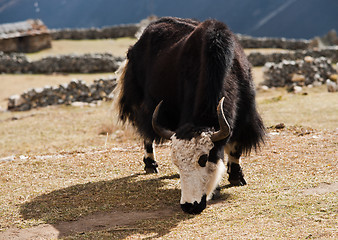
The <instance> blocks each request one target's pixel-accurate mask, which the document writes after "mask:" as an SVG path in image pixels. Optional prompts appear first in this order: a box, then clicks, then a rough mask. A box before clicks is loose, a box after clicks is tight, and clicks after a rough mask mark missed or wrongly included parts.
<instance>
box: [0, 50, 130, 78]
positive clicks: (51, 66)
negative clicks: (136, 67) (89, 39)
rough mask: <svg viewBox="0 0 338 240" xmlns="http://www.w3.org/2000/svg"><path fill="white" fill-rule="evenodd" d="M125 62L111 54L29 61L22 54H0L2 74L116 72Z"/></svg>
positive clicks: (73, 55) (61, 56)
mask: <svg viewBox="0 0 338 240" xmlns="http://www.w3.org/2000/svg"><path fill="white" fill-rule="evenodd" d="M122 61H123V59H122V58H120V57H114V56H113V55H111V54H108V53H105V54H83V55H77V54H71V55H60V56H50V57H46V58H43V59H41V60H38V61H32V62H30V61H28V59H27V58H26V56H25V55H24V54H21V53H11V54H5V53H3V52H0V73H47V74H48V73H53V72H62V73H95V72H115V71H116V70H117V69H118V67H119V66H120V64H121V62H122Z"/></svg>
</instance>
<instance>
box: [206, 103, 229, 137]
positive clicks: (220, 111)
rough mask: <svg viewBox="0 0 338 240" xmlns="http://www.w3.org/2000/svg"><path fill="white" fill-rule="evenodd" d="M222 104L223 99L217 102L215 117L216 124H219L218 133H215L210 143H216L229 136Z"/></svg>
mask: <svg viewBox="0 0 338 240" xmlns="http://www.w3.org/2000/svg"><path fill="white" fill-rule="evenodd" d="M223 103H224V97H222V99H221V100H220V101H219V103H218V107H217V116H218V123H219V128H220V129H219V131H217V132H215V133H213V134H212V136H211V141H213V142H217V141H220V140H223V139H225V138H227V137H228V136H229V135H230V125H229V123H228V121H227V119H226V118H225V116H224V112H223Z"/></svg>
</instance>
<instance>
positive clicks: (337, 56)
mask: <svg viewBox="0 0 338 240" xmlns="http://www.w3.org/2000/svg"><path fill="white" fill-rule="evenodd" d="M306 56H311V57H313V58H319V57H326V58H328V59H330V60H331V61H333V62H338V46H335V47H326V48H323V49H317V50H297V51H290V52H286V53H272V54H262V53H259V52H252V53H250V54H249V56H248V59H249V61H250V63H251V64H252V65H253V66H264V64H265V63H267V62H274V63H278V62H281V61H283V60H284V59H288V60H297V59H303V58H304V57H306Z"/></svg>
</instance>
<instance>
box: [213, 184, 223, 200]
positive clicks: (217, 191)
mask: <svg viewBox="0 0 338 240" xmlns="http://www.w3.org/2000/svg"><path fill="white" fill-rule="evenodd" d="M220 198H221V188H220V187H217V188H216V189H215V190H214V192H213V193H212V197H211V199H212V200H217V199H220Z"/></svg>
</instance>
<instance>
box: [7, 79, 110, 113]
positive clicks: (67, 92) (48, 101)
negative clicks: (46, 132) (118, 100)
mask: <svg viewBox="0 0 338 240" xmlns="http://www.w3.org/2000/svg"><path fill="white" fill-rule="evenodd" d="M115 87H116V78H113V77H109V78H107V79H98V80H94V83H93V84H90V85H88V84H86V83H85V82H84V81H81V80H77V79H74V80H72V81H71V82H70V83H68V84H62V85H59V86H57V87H51V86H46V87H44V88H32V89H29V90H27V91H25V92H24V93H22V94H21V95H14V96H11V97H10V98H9V99H8V110H10V111H26V110H30V109H32V108H37V107H45V106H49V105H58V104H72V103H75V102H85V103H92V102H96V101H100V100H110V99H111V98H112V97H113V95H112V92H113V90H114V89H115Z"/></svg>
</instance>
